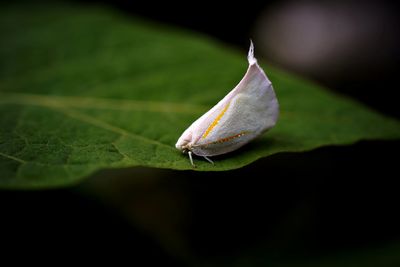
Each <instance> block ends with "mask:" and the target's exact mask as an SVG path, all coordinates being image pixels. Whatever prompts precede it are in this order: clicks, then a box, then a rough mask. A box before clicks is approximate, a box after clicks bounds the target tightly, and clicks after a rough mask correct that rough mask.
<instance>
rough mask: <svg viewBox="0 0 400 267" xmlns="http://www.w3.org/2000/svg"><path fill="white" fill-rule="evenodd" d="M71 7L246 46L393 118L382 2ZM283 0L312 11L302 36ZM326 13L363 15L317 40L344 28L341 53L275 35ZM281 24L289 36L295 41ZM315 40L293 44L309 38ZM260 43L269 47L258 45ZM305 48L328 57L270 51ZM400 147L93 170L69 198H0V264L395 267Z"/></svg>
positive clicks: (388, 13) (377, 144)
mask: <svg viewBox="0 0 400 267" xmlns="http://www.w3.org/2000/svg"><path fill="white" fill-rule="evenodd" d="M73 2H74V3H76V2H78V3H84V4H104V5H108V6H110V8H114V9H118V10H120V11H121V12H124V13H125V14H127V15H129V16H140V17H143V18H145V19H148V20H155V21H158V22H159V23H163V24H164V23H165V24H170V25H172V26H176V27H180V28H183V29H187V30H188V31H195V32H198V33H199V34H203V35H206V36H210V37H211V38H214V39H215V40H217V41H220V42H224V43H226V44H227V45H230V46H236V47H238V48H240V49H242V50H243V51H244V52H245V51H246V50H247V49H248V44H249V38H252V39H253V40H254V41H255V45H256V55H260V56H257V57H258V58H260V59H261V60H262V61H264V62H267V63H273V64H275V65H278V66H281V67H283V68H285V69H287V70H290V71H292V72H294V73H298V74H301V75H305V76H306V77H309V78H311V79H314V80H316V81H318V82H320V83H322V84H323V85H326V86H327V87H329V88H330V90H334V91H336V92H339V93H341V94H344V95H349V96H351V97H353V98H355V99H357V100H359V101H361V102H363V103H365V104H366V105H368V106H370V107H372V108H373V109H376V110H378V111H380V112H382V113H385V114H387V115H389V116H393V117H397V118H399V116H400V111H399V109H398V104H397V102H398V98H397V90H398V85H397V84H398V81H397V80H398V77H399V76H398V69H397V64H398V63H399V58H400V57H399V47H400V46H399V38H398V32H397V22H398V21H397V18H396V16H395V15H394V14H396V12H397V10H398V9H397V6H396V5H394V4H393V3H391V2H388V1H386V2H385V1H383V2H382V1H368V2H366V1H342V2H341V1H339V2H338V1H335V2H333V1H300V2H299V1H295V2H291V1H264V2H254V3H253V2H249V1H247V2H234V1H231V2H232V3H226V4H219V3H217V2H216V1H215V2H212V3H210V2H209V3H206V2H200V1H199V2H186V3H179V4H178V3H171V2H169V1H167V2H168V3H167V2H164V3H156V2H154V1H141V2H140V3H138V2H136V1H73ZM293 3H300V4H302V3H304V5H305V6H307V7H310V6H311V8H309V10H311V11H313V12H316V13H312V12H311V13H307V14H311V15H308V16H306V20H307V21H308V22H307V23H304V27H299V26H298V25H300V26H301V25H303V24H302V23H301V18H304V17H302V16H300V20H299V21H295V22H296V23H294V24H293V22H292V24H291V23H289V24H285V23H284V21H285V20H284V19H283V18H285V17H287V16H286V15H285V14H286V13H285V12H288V13H287V14H291V16H289V17H290V18H293V14H294V13H293V12H294V11H293V10H295V11H296V8H294V9H293V8H292V9H291V5H292V4H293ZM332 3H335V4H334V6H332ZM324 5H325V6H324ZM332 9H333V10H335V12H334V14H335V16H339V17H340V16H342V15H343V14H345V15H343V16H345V17H346V18H349V17H350V18H358V15H357V14H361V17H362V19H355V21H352V20H351V19H350V20H346V19H343V20H344V21H346V22H347V23H350V26H349V25H346V24H340V25H339V26H337V27H333V28H330V27H331V26H329V25H331V24H329V23H328V27H327V29H328V30H329V29H332V34H328V35H327V36H330V37H331V36H332V35H334V34H335V33H336V34H339V36H338V37H337V38H341V35H340V32H341V30H340V29H346V27H353V26H354V25H358V26H354V28H355V29H358V30H359V31H360V32H357V30H355V33H354V32H353V33H354V34H351V35H350V37H348V38H349V39H348V40H347V39H346V41H345V42H344V43H339V44H337V43H335V44H331V43H330V42H323V41H321V40H320V39H319V38H316V39H315V40H314V42H311V41H310V42H305V43H300V42H299V43H298V45H297V44H296V45H294V46H293V41H296V40H298V39H291V38H289V37H290V36H291V34H289V37H287V36H286V37H285V38H284V37H282V35H281V33H282V32H283V33H286V32H287V31H289V32H290V31H291V30H292V31H300V33H303V32H304V33H307V32H308V30H307V27H310V25H311V26H312V25H313V24H312V23H314V22H315V21H314V20H313V19H314V18H321V17H322V21H323V18H324V17H325V16H324V15H326V13H323V12H326V10H332ZM285 10H286V11H285ZM300 10H301V9H300ZM324 10H325V11H324ZM341 10H342V11H343V13H341V12H342V11H341ZM318 12H322V14H323V15H321V14H320V13H318ZM360 12H361V13H360ZM274 14H275V15H276V14H278V15H279V14H282V15H279V16H278V15H277V16H276V17H274V16H272V15H274ZM376 14H378V15H376ZM270 16H271V17H272V18H273V19H272V20H269V18H270ZM335 16H333V17H335ZM364 17H366V19H364ZM309 18H311V20H310V21H311V22H310V21H309V20H308V19H309ZM271 21H272V22H271ZM316 21H319V20H316ZM340 21H342V20H340ZM364 22H365V23H367V22H368V23H367V24H363V23H364ZM369 23H370V24H369ZM322 24H323V23H322ZM285 25H286V26H285ZM288 25H289V26H288ZM290 25H292V26H293V25H295V26H296V25H297V26H296V27H295V29H294V30H293V29H291V28H290ZM334 25H335V24H334ZM351 25H353V26H351ZM371 25H375V26H376V25H377V27H376V28H374V27H372V26H371ZM271 27H272V28H271ZM371 27H372V28H371ZM271 29H272V30H271ZM277 29H278V32H276V30H277ZM293 34H294V32H293ZM293 36H294V35H293ZM301 36H302V35H301ZM323 36H326V35H323ZM314 37H315V36H314V35H311V36H307V35H304V38H305V39H307V40H311V39H312V38H314ZM361 37H362V38H361ZM346 38H347V37H346ZM360 39H362V41H360ZM269 40H270V41H271V43H273V44H274V45H275V46H273V45H272V46H270V45H268V44H267V45H262V44H265V42H266V41H267V42H268V41H269ZM300 40H301V39H300ZM329 40H331V39H329ZM333 40H335V38H333ZM258 44H261V45H258ZM307 45H310V46H311V47H315V51H316V52H315V53H314V54H318V53H319V52H320V51H321V50H320V49H321V46H322V47H326V46H330V45H331V46H332V47H330V48H329V49H327V50H322V51H324V53H325V54H324V56H323V57H321V58H320V59H319V60H318V59H316V60H315V61H313V64H305V63H304V62H303V63H304V65H302V64H301V60H300V61H295V62H294V61H293V62H292V61H291V60H287V59H285V58H284V57H282V55H279V53H275V52H276V51H281V50H276V49H277V47H280V48H290V47H291V48H293V47H295V48H298V49H294V50H296V51H295V52H296V53H300V56H299V58H302V57H301V53H302V51H309V50H307V49H310V48H309V47H308V46H307ZM344 48H346V49H344ZM274 49H275V50H274ZM304 49H305V50H304ZM292 50H293V49H292ZM292 50H290V51H289V50H287V53H288V54H290V53H292V52H293V51H292ZM326 51H328V52H326ZM314 54H311V56H313V55H314ZM294 55H299V54H294ZM311 56H310V57H311ZM303 58H304V57H303ZM299 62H300V63H299ZM338 70H340V71H338ZM376 127H379V125H376ZM399 148H400V142H399V141H386V142H381V141H374V142H372V141H368V142H367V141H364V142H360V143H358V144H355V145H352V146H346V147H325V148H321V149H317V150H314V151H311V152H307V153H284V154H279V155H275V156H272V157H269V158H266V159H262V160H259V161H257V162H256V163H254V164H251V165H250V166H247V167H245V168H242V169H240V170H236V171H229V172H223V173H221V172H218V173H196V172H175V171H167V170H149V169H140V168H135V169H128V170H121V171H114V172H107V171H104V172H99V173H97V174H95V175H94V176H93V177H91V178H90V179H88V181H87V182H84V183H83V184H81V185H78V186H74V187H72V188H69V189H55V190H41V191H17V192H16V191H2V192H0V203H1V204H0V205H1V219H0V227H1V229H2V232H3V233H2V234H1V239H0V240H1V243H2V245H3V247H4V249H2V252H1V254H2V257H3V258H10V259H12V260H13V261H14V262H17V261H19V260H40V261H42V260H43V261H46V260H50V259H52V258H53V257H55V258H58V260H60V259H62V260H68V259H78V257H84V258H87V259H89V260H91V261H92V262H93V261H94V262H104V261H105V260H111V261H113V262H116V261H126V262H128V264H136V265H139V266H142V265H145V266H151V265H161V264H162V265H163V266H164V265H167V266H185V265H187V264H189V263H193V262H196V263H213V264H218V265H219V264H226V265H227V266H232V265H233V263H235V264H238V265H237V266H265V265H266V264H268V265H269V266H274V265H275V264H276V266H282V265H283V264H287V266H297V264H304V263H307V262H321V264H319V266H324V265H329V266H336V265H335V264H338V262H344V263H345V264H347V265H346V266H358V265H359V264H362V265H364V264H365V262H368V261H369V259H373V260H372V261H371V262H372V263H373V262H374V260H375V262H377V263H379V264H380V265H381V266H396V263H400V256H398V255H400V251H398V253H396V248H397V249H398V248H399V242H400V230H399V227H398V226H399V225H400V219H399V218H398V210H399V208H398V207H399V204H400V201H399V193H398V186H397V184H398V182H397V180H398V179H399V178H398V166H397V165H398V156H396V154H397V153H398V151H399ZM393 247H394V248H395V249H393ZM15 255H17V256H15ZM143 263H145V264H143ZM279 264H281V265H279ZM330 264H332V265H330ZM317 266H318V265H317ZM337 266H339V264H338V265H337ZM364 266H365V265H364ZM371 266H374V265H371Z"/></svg>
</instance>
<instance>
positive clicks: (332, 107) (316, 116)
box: [0, 4, 400, 188]
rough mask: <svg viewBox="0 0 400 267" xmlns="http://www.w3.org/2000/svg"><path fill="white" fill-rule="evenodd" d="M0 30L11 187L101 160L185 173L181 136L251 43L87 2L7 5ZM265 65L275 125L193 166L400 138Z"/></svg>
mask: <svg viewBox="0 0 400 267" xmlns="http://www.w3.org/2000/svg"><path fill="white" fill-rule="evenodd" d="M0 35H1V36H2V41H1V43H0V58H1V60H0V177H1V178H0V186H1V187H8V188H29V187H45V186H60V185H67V184H70V183H73V182H76V181H79V180H80V179H83V178H84V177H86V176H88V175H89V174H91V173H93V172H94V171H96V170H99V169H102V168H122V167H133V166H147V167H157V168H171V169H177V170H186V169H192V167H191V165H190V163H189V160H188V158H187V156H186V155H183V154H182V153H180V152H179V151H178V150H176V149H175V147H174V144H175V142H176V140H177V139H178V137H179V136H180V134H181V133H182V132H183V130H185V129H186V128H187V127H188V126H189V125H190V123H191V122H192V121H194V120H195V119H196V118H197V117H199V116H200V115H201V114H203V113H204V112H205V111H207V110H208V109H209V108H211V107H212V106H213V105H214V104H215V103H216V102H217V101H219V100H220V99H221V98H222V97H223V96H224V95H226V94H227V93H228V92H229V91H230V90H231V89H232V88H233V87H234V86H235V85H236V83H237V82H238V81H239V80H240V79H241V78H242V76H243V74H244V72H245V70H246V68H247V61H246V51H235V50H234V49H231V48H228V47H225V46H223V45H222V44H219V43H217V42H215V41H212V40H210V39H207V38H206V37H204V36H203V37H201V36H198V35H193V34H190V33H187V32H183V31H180V30H177V29H173V28H168V27H165V26H161V25H158V24H152V23H148V22H143V21H141V20H139V19H134V18H131V17H129V18H128V17H125V16H123V15H121V14H118V13H116V12H111V11H109V10H107V9H104V8H99V7H93V6H74V5H68V4H65V5H62V4H57V5H53V6H52V5H46V6H40V5H35V6H29V5H27V4H25V5H20V6H18V5H12V6H3V7H2V8H1V10H0ZM256 48H257V44H256ZM261 65H262V66H263V67H264V69H265V71H266V72H267V75H268V76H269V77H270V79H271V80H272V82H273V84H274V87H275V90H276V93H277V96H278V99H279V101H280V106H281V116H280V119H279V121H278V124H277V126H276V127H275V128H274V129H272V130H271V131H270V132H268V133H266V134H264V135H263V136H262V137H261V138H259V139H258V140H256V141H254V142H252V143H250V144H249V145H247V146H245V147H244V148H243V149H240V150H238V151H237V152H233V153H231V154H228V155H226V156H221V157H216V158H215V162H216V163H215V165H211V164H209V163H208V162H206V161H204V160H202V159H200V158H197V157H196V158H195V160H196V163H197V165H198V168H197V169H196V170H198V171H221V170H229V169H235V168H240V167H242V166H245V165H247V164H250V163H251V162H254V161H255V160H257V159H259V158H261V157H266V156H269V155H272V154H275V153H279V152H294V151H306V150H310V149H314V148H317V147H320V146H324V145H344V144H351V143H354V142H356V141H359V140H361V139H394V138H399V137H400V123H399V122H398V121H396V120H394V119H390V118H386V117H384V116H382V115H380V114H378V113H376V112H373V111H372V110H370V109H368V108H366V107H364V106H362V105H361V104H359V103H356V102H354V101H352V100H350V99H348V98H345V97H342V96H338V95H335V94H333V93H332V92H330V91H329V90H327V89H324V88H321V87H320V86H317V85H315V84H313V83H310V82H308V81H305V80H303V79H301V78H298V77H295V76H293V75H289V74H287V73H285V72H283V71H280V70H278V69H275V68H273V67H271V66H268V65H265V64H263V63H262V64H261Z"/></svg>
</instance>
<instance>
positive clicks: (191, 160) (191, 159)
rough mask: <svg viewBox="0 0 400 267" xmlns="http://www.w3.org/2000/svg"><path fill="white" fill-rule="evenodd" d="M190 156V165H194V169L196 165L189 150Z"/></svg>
mask: <svg viewBox="0 0 400 267" xmlns="http://www.w3.org/2000/svg"><path fill="white" fill-rule="evenodd" d="M188 155H189V160H190V164H192V166H193V168H196V165H194V163H193V157H192V151H190V150H189V151H188Z"/></svg>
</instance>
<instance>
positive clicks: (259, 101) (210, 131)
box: [193, 59, 279, 156]
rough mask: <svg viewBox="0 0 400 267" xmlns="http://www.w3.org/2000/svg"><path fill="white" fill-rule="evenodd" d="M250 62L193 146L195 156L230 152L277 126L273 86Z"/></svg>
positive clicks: (256, 65) (277, 107) (277, 110)
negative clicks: (241, 77) (238, 81)
mask: <svg viewBox="0 0 400 267" xmlns="http://www.w3.org/2000/svg"><path fill="white" fill-rule="evenodd" d="M249 62H251V61H250V59H249ZM252 63H253V64H251V63H250V66H249V68H248V70H247V72H246V74H245V76H244V77H243V79H242V80H241V82H240V83H239V84H238V85H237V86H236V87H235V88H234V89H233V90H232V91H231V93H230V94H228V95H227V97H226V98H227V100H226V101H225V102H224V106H223V107H220V108H219V109H218V111H219V114H216V115H214V118H215V119H214V120H207V122H208V127H207V128H206V130H205V131H204V132H203V135H202V136H201V137H200V138H199V139H198V140H197V142H196V144H195V146H196V147H195V148H196V149H194V150H193V152H194V153H195V154H197V155H202V156H213V155H219V154H224V153H227V152H230V151H233V150H235V149H237V148H239V147H240V146H242V145H244V144H246V143H248V142H249V141H251V140H252V139H254V138H255V137H257V136H258V135H260V134H261V133H262V132H264V131H266V130H268V129H270V128H272V127H273V126H274V125H275V124H276V121H277V119H278V115H279V104H278V101H277V98H276V95H275V92H274V90H273V88H272V84H271V82H270V81H269V79H268V78H267V76H266V75H265V73H264V71H263V70H262V69H261V68H260V67H259V65H258V64H257V62H256V61H253V62H252ZM228 96H231V97H230V98H228Z"/></svg>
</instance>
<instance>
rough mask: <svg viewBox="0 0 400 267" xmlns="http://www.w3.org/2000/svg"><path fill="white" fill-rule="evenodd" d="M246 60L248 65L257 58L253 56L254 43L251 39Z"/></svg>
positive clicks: (255, 61) (253, 62)
mask: <svg viewBox="0 0 400 267" xmlns="http://www.w3.org/2000/svg"><path fill="white" fill-rule="evenodd" d="M247 60H248V61H249V64H250V65H253V64H255V63H257V59H256V58H255V57H254V44H253V41H252V40H251V39H250V48H249V53H248V54H247Z"/></svg>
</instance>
